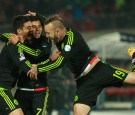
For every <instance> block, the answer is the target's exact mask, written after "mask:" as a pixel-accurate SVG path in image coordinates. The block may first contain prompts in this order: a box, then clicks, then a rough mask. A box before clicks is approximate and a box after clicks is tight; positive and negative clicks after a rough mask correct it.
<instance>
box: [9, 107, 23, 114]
mask: <svg viewBox="0 0 135 115" xmlns="http://www.w3.org/2000/svg"><path fill="white" fill-rule="evenodd" d="M9 115H24V113H23V111H22V109H21V108H18V109H15V110H14V111H12V112H10V113H9Z"/></svg>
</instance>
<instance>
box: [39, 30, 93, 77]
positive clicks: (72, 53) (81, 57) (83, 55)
mask: <svg viewBox="0 0 135 115" xmlns="http://www.w3.org/2000/svg"><path fill="white" fill-rule="evenodd" d="M56 46H57V48H58V49H59V51H60V52H61V54H60V56H59V57H58V59H57V60H56V61H53V62H51V61H50V62H48V63H45V64H43V62H42V63H41V64H39V65H38V71H39V72H45V71H50V70H52V69H56V68H58V67H61V65H63V64H66V65H67V67H68V68H69V69H70V70H71V72H73V73H74V74H75V75H76V76H77V75H80V73H81V72H82V68H83V67H84V65H85V64H86V63H87V61H88V58H90V56H93V52H92V51H91V50H90V49H89V47H88V45H87V44H86V42H85V41H84V39H83V37H82V35H81V34H80V33H79V32H77V31H74V30H71V29H68V32H67V35H66V36H65V37H64V39H63V40H62V41H61V42H59V43H57V44H56Z"/></svg>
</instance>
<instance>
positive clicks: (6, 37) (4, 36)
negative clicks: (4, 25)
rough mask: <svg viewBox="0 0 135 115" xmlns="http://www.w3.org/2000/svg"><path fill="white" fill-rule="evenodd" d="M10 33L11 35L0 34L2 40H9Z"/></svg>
mask: <svg viewBox="0 0 135 115" xmlns="http://www.w3.org/2000/svg"><path fill="white" fill-rule="evenodd" d="M10 35H11V33H4V34H1V35H0V41H2V42H8V40H9V37H10Z"/></svg>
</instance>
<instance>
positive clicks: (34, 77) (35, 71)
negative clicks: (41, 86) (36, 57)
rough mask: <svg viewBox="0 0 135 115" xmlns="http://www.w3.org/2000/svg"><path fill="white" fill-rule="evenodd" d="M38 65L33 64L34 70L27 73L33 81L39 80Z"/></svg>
mask: <svg viewBox="0 0 135 115" xmlns="http://www.w3.org/2000/svg"><path fill="white" fill-rule="evenodd" d="M37 74H38V72H37V65H36V64H33V65H32V68H31V69H30V70H29V71H28V72H27V76H29V77H30V78H31V79H35V80H37V79H38V78H37Z"/></svg>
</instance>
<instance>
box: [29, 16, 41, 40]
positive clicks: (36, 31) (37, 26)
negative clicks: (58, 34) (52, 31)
mask: <svg viewBox="0 0 135 115" xmlns="http://www.w3.org/2000/svg"><path fill="white" fill-rule="evenodd" d="M30 20H31V22H32V27H33V35H34V38H36V39H38V38H40V36H41V34H42V23H41V21H40V19H39V17H37V16H30Z"/></svg>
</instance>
